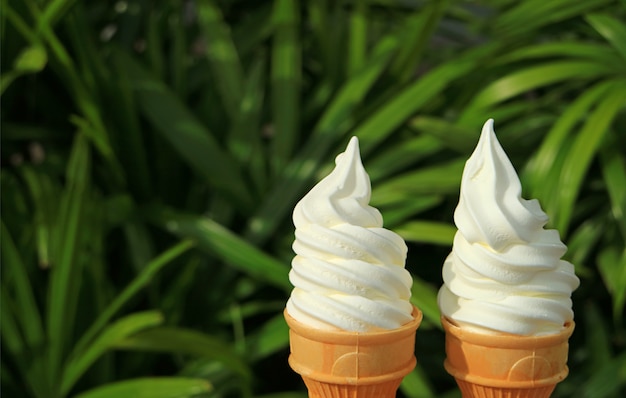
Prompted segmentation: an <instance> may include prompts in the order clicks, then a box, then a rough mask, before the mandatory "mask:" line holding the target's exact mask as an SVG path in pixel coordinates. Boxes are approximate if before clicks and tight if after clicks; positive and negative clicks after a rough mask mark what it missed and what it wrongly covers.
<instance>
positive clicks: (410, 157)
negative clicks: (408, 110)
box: [364, 135, 455, 189]
mask: <svg viewBox="0 0 626 398" xmlns="http://www.w3.org/2000/svg"><path fill="white" fill-rule="evenodd" d="M450 141H455V140H450ZM442 148H443V145H442V143H441V142H440V141H439V140H438V139H435V138H433V137H430V136H427V135H420V136H418V137H415V138H411V139H408V140H402V141H399V142H398V143H397V144H394V145H392V146H390V147H389V148H387V149H384V150H381V151H380V153H378V154H377V155H376V156H375V157H373V158H372V159H367V160H366V161H365V163H364V164H365V168H366V170H367V174H369V176H370V180H371V182H372V187H374V189H376V188H375V187H376V186H377V184H378V181H381V180H384V179H385V178H388V177H389V176H390V175H393V174H394V173H397V172H398V171H402V170H404V169H406V168H407V167H408V166H410V165H411V164H414V163H416V162H418V161H420V160H422V159H424V158H425V157H427V156H430V155H433V154H434V153H436V152H437V151H440V150H441V149H442Z"/></svg>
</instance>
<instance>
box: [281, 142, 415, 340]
mask: <svg viewBox="0 0 626 398" xmlns="http://www.w3.org/2000/svg"><path fill="white" fill-rule="evenodd" d="M335 163H336V166H335V169H334V170H333V171H332V172H331V173H330V174H329V175H328V176H327V177H325V178H324V179H323V180H322V181H320V182H319V183H318V184H317V185H316V186H315V187H313V189H311V191H310V192H309V193H308V194H306V196H304V198H302V200H300V202H299V203H298V204H297V205H296V207H295V209H294V212H293V222H294V225H295V227H296V232H295V235H296V238H295V241H294V243H293V250H294V251H295V253H296V256H295V257H294V259H293V261H292V269H291V272H290V273H289V279H290V280H291V283H292V284H293V285H294V289H293V291H292V293H291V297H290V298H289V300H288V302H287V312H288V313H289V315H290V316H292V317H293V318H294V319H296V320H297V321H299V322H302V323H304V324H306V325H308V326H310V327H313V328H319V329H331V330H332V329H341V330H346V331H354V332H368V331H372V330H378V329H395V328H398V327H400V326H402V325H404V324H406V323H407V322H409V321H411V320H412V319H413V318H412V316H411V312H412V310H413V307H412V305H411V304H410V303H409V298H410V296H411V290H410V289H411V284H412V278H411V275H410V274H409V272H408V271H407V270H406V269H405V268H404V263H405V260H406V254H407V247H406V244H405V243H404V240H403V239H402V238H401V237H400V236H399V235H397V234H395V233H393V232H391V231H389V230H387V229H384V228H383V227H382V226H383V219H382V216H381V214H380V212H379V211H378V210H377V209H375V208H373V207H371V206H369V200H370V194H371V186H370V180H369V176H368V175H367V173H366V171H365V169H364V167H363V164H362V163H361V157H360V153H359V146H358V140H357V138H356V137H352V139H351V140H350V143H349V144H348V147H347V148H346V151H345V152H344V153H342V154H340V155H339V156H337V158H336V160H335Z"/></svg>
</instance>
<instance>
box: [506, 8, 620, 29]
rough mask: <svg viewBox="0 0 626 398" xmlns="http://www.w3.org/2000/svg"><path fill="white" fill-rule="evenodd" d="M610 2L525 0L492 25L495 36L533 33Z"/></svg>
mask: <svg viewBox="0 0 626 398" xmlns="http://www.w3.org/2000/svg"><path fill="white" fill-rule="evenodd" d="M610 2H611V0H586V1H572V0H551V1H544V0H527V1H523V2H517V3H516V6H515V7H512V8H511V9H510V10H508V11H507V12H505V13H504V14H503V15H501V16H500V17H499V18H497V20H496V22H495V26H494V30H495V34H496V35H497V36H501V35H506V36H509V35H511V36H512V35H520V34H525V33H528V34H533V33H535V32H536V30H537V29H538V28H540V27H542V26H545V25H548V24H551V23H556V22H559V21H562V20H565V19H567V18H572V17H574V16H577V15H582V14H584V13H585V12H588V11H590V10H593V9H595V8H599V7H601V6H603V5H605V4H608V3H610Z"/></svg>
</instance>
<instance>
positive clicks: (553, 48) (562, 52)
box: [495, 41, 621, 66]
mask: <svg viewBox="0 0 626 398" xmlns="http://www.w3.org/2000/svg"><path fill="white" fill-rule="evenodd" d="M556 57H568V58H581V59H587V60H589V61H595V62H602V63H605V64H608V65H615V66H618V65H619V64H620V62H621V59H620V58H619V57H617V56H616V54H615V52H614V51H613V50H612V49H611V48H610V47H608V46H605V45H600V44H597V43H584V42H579V41H570V42H557V43H551V42H548V43H541V44H535V45H532V46H528V47H523V48H520V49H519V50H515V51H512V52H510V53H504V55H503V56H501V57H500V58H498V60H497V61H496V63H495V64H496V65H498V64H506V63H512V62H516V61H526V60H532V59H536V58H556Z"/></svg>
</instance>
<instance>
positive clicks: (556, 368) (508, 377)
mask: <svg viewBox="0 0 626 398" xmlns="http://www.w3.org/2000/svg"><path fill="white" fill-rule="evenodd" d="M441 322H442V324H443V327H444V329H445V331H446V355H447V358H446V360H445V362H444V366H445V368H446V371H447V372H448V373H450V374H451V375H452V376H454V378H455V379H456V382H457V384H458V385H459V388H460V389H461V392H462V393H463V397H464V398H504V397H506V398H548V397H550V394H551V393H552V391H553V390H554V387H555V386H556V384H557V383H559V382H560V381H563V380H564V379H565V378H566V377H567V374H568V368H567V352H568V339H569V337H570V336H571V335H572V332H573V330H574V323H573V322H570V323H567V324H566V325H565V327H564V328H563V331H562V332H560V333H558V334H551V335H543V336H518V335H512V334H506V333H500V334H490V333H480V332H475V331H472V330H466V329H464V328H461V327H459V326H457V325H455V324H454V323H452V322H451V321H450V320H448V319H447V318H445V317H442V319H441Z"/></svg>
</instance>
